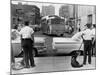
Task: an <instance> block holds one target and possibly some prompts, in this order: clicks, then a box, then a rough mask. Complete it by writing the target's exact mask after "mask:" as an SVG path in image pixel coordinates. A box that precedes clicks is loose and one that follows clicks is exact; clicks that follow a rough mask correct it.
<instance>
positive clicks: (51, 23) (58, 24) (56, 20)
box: [41, 15, 66, 36]
mask: <svg viewBox="0 0 100 75" xmlns="http://www.w3.org/2000/svg"><path fill="white" fill-rule="evenodd" d="M65 26H66V24H65V19H64V18H62V17H59V16H56V15H50V16H45V17H42V19H41V30H42V33H45V34H49V35H50V34H55V35H58V36H63V35H64V33H65V31H66V27H65Z"/></svg>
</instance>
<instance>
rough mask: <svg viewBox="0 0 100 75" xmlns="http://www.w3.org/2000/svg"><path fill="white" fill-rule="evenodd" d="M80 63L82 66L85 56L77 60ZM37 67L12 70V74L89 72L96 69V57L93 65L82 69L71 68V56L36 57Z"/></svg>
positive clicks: (93, 58) (93, 59) (18, 59)
mask: <svg viewBox="0 0 100 75" xmlns="http://www.w3.org/2000/svg"><path fill="white" fill-rule="evenodd" d="M21 60H22V58H16V59H15V61H16V62H18V61H21ZM77 60H78V62H79V63H80V64H82V61H83V56H79V57H78V58H77ZM35 64H36V66H35V67H33V68H28V69H27V68H24V69H21V70H12V71H11V72H12V74H19V73H41V72H56V71H72V70H89V69H95V68H96V65H95V64H96V61H95V57H92V63H91V64H88V63H87V64H86V65H84V66H83V67H81V68H73V67H72V66H71V56H63V55H62V56H49V57H47V56H44V57H35Z"/></svg>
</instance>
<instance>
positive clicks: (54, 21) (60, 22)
mask: <svg viewBox="0 0 100 75" xmlns="http://www.w3.org/2000/svg"><path fill="white" fill-rule="evenodd" d="M64 23H65V20H64V19H58V18H54V19H51V23H50V24H64Z"/></svg>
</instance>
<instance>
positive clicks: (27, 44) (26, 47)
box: [20, 21, 35, 68]
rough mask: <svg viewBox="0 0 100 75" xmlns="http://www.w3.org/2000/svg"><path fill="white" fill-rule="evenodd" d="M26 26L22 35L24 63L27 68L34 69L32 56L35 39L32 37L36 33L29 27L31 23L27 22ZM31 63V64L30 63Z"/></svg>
mask: <svg viewBox="0 0 100 75" xmlns="http://www.w3.org/2000/svg"><path fill="white" fill-rule="evenodd" d="M24 25H25V26H24V27H23V28H22V29H21V31H20V35H21V39H22V41H21V42H22V44H21V45H22V48H23V52H24V57H23V59H24V62H25V65H24V67H25V68H29V67H30V66H31V67H34V66H35V63H34V57H33V55H32V47H33V43H34V39H33V38H32V35H33V34H34V31H33V29H32V28H30V27H29V21H25V24H24ZM29 62H30V63H29Z"/></svg>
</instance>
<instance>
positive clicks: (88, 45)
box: [82, 24, 93, 65]
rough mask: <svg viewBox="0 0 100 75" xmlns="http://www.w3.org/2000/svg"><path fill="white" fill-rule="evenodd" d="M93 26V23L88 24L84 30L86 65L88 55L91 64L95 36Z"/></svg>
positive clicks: (84, 62)
mask: <svg viewBox="0 0 100 75" xmlns="http://www.w3.org/2000/svg"><path fill="white" fill-rule="evenodd" d="M91 27H92V24H86V29H85V30H84V31H82V38H83V42H84V57H83V64H84V65H86V60H87V55H88V63H89V64H91V46H92V37H93V33H92V31H91Z"/></svg>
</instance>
